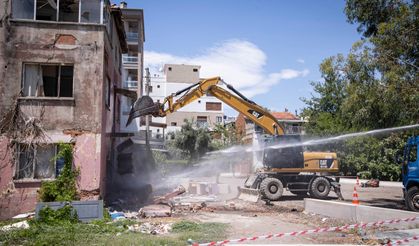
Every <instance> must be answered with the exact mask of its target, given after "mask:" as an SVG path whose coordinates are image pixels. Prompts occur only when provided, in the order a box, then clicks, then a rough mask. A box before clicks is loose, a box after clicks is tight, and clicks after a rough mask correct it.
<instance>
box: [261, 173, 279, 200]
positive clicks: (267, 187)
mask: <svg viewBox="0 0 419 246" xmlns="http://www.w3.org/2000/svg"><path fill="white" fill-rule="evenodd" d="M283 192H284V186H283V185H282V182H281V180H279V179H276V178H265V179H263V180H262V182H261V183H260V193H261V194H262V197H264V198H266V199H269V200H271V201H276V200H278V199H279V198H280V197H281V196H282V193H283Z"/></svg>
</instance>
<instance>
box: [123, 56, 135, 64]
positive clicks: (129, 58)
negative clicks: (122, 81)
mask: <svg viewBox="0 0 419 246" xmlns="http://www.w3.org/2000/svg"><path fill="white" fill-rule="evenodd" d="M122 63H123V64H124V65H137V64H138V56H128V55H126V54H125V55H122Z"/></svg>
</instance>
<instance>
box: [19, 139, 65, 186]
mask: <svg viewBox="0 0 419 246" xmlns="http://www.w3.org/2000/svg"><path fill="white" fill-rule="evenodd" d="M17 148H18V151H17V153H18V158H17V165H16V175H15V179H49V178H55V177H57V176H58V175H59V174H60V172H61V170H62V168H63V167H64V160H63V159H62V158H58V159H56V160H55V156H56V155H57V153H58V146H57V145H55V144H44V145H28V144H19V145H18V147H17Z"/></svg>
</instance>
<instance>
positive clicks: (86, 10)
mask: <svg viewBox="0 0 419 246" xmlns="http://www.w3.org/2000/svg"><path fill="white" fill-rule="evenodd" d="M80 13H81V15H80V21H81V22H84V23H100V0H82V1H81V11H80Z"/></svg>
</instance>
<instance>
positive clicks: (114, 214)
mask: <svg viewBox="0 0 419 246" xmlns="http://www.w3.org/2000/svg"><path fill="white" fill-rule="evenodd" d="M109 215H110V216H111V218H112V220H120V219H126V218H125V214H124V213H123V212H118V211H114V212H109Z"/></svg>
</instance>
